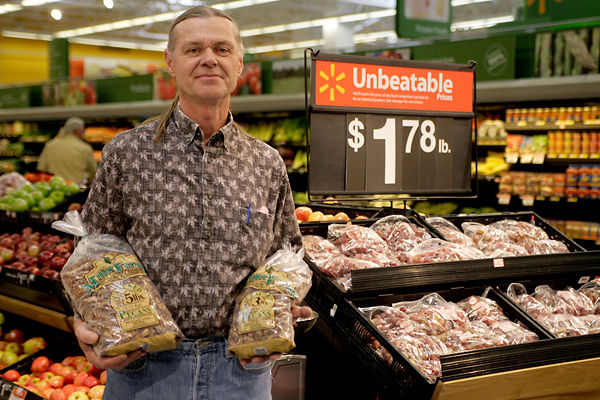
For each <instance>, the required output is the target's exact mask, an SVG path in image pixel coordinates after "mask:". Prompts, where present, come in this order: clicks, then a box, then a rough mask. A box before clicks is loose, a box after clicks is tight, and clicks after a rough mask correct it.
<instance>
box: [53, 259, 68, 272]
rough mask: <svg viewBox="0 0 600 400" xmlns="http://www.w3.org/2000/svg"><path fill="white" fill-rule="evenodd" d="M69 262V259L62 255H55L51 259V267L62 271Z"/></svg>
mask: <svg viewBox="0 0 600 400" xmlns="http://www.w3.org/2000/svg"><path fill="white" fill-rule="evenodd" d="M66 263H67V259H66V258H65V257H61V256H54V257H52V258H51V259H50V268H52V269H55V270H57V271H60V270H61V269H62V268H63V266H64V265H65V264H66Z"/></svg>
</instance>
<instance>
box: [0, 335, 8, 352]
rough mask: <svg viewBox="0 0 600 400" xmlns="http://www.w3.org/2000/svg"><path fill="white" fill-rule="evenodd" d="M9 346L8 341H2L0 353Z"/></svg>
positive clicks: (0, 341)
mask: <svg viewBox="0 0 600 400" xmlns="http://www.w3.org/2000/svg"><path fill="white" fill-rule="evenodd" d="M0 331H1V330H0ZM7 344H8V342H7V341H6V340H0V351H4V348H5V347H6V345H7Z"/></svg>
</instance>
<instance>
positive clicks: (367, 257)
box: [354, 250, 406, 267]
mask: <svg viewBox="0 0 600 400" xmlns="http://www.w3.org/2000/svg"><path fill="white" fill-rule="evenodd" d="M354 257H355V258H356V259H357V260H364V261H370V262H373V263H375V264H377V266H379V267H392V266H396V265H404V264H406V262H405V261H401V260H400V259H398V258H397V257H396V256H395V255H394V254H393V252H392V251H391V250H385V251H370V252H368V253H358V254H355V255H354Z"/></svg>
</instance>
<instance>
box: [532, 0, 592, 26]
mask: <svg viewBox="0 0 600 400" xmlns="http://www.w3.org/2000/svg"><path fill="white" fill-rule="evenodd" d="M524 14H525V20H524V21H523V22H525V23H538V22H546V21H567V20H573V19H579V18H589V17H591V16H598V15H600V1H598V0H526V4H525V13H524Z"/></svg>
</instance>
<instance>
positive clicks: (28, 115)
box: [0, 93, 304, 121]
mask: <svg viewBox="0 0 600 400" xmlns="http://www.w3.org/2000/svg"><path fill="white" fill-rule="evenodd" d="M170 104H171V102H170V101H161V100H153V101H136V102H127V103H104V104H94V105H80V106H70V107H56V106H50V107H30V108H8V109H1V110H0V121H13V120H20V121H44V120H45V121H48V120H62V119H67V118H69V117H72V116H73V115H77V116H79V117H81V118H109V117H121V118H126V117H133V118H139V117H144V116H145V117H149V116H152V115H157V114H160V113H163V112H165V111H167V109H168V108H169V105H170ZM231 109H232V110H233V112H234V113H250V112H261V111H293V110H303V109H304V94H303V93H297V94H286V95H269V94H267V95H260V96H233V97H232V98H231Z"/></svg>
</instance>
